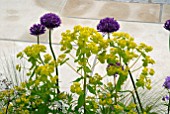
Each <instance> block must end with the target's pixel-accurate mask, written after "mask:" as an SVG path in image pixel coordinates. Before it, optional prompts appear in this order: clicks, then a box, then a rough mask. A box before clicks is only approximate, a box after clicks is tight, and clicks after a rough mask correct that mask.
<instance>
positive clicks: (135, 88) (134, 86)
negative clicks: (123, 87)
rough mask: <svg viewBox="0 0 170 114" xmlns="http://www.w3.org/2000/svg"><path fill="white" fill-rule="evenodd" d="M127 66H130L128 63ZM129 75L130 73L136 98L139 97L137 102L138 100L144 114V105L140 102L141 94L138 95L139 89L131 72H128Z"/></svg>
mask: <svg viewBox="0 0 170 114" xmlns="http://www.w3.org/2000/svg"><path fill="white" fill-rule="evenodd" d="M126 66H128V65H127V63H126ZM128 73H129V75H130V79H131V81H132V85H133V88H134V90H135V94H136V97H137V100H138V103H139V107H140V109H141V111H142V113H143V107H142V103H141V101H140V97H139V94H138V91H137V87H136V85H135V82H134V80H133V76H132V73H131V71H130V70H128Z"/></svg>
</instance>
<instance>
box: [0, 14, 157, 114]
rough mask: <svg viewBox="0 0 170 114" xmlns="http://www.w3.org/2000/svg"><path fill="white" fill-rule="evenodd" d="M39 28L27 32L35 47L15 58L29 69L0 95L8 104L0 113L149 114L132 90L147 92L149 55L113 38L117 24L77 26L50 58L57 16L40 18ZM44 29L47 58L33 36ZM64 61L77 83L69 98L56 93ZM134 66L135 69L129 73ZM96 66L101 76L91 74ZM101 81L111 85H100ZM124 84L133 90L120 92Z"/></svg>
mask: <svg viewBox="0 0 170 114" xmlns="http://www.w3.org/2000/svg"><path fill="white" fill-rule="evenodd" d="M40 22H41V24H35V25H33V26H32V27H31V28H30V32H31V34H32V35H35V36H36V37H37V44H33V45H31V46H27V47H26V48H25V49H24V50H23V51H22V52H20V53H19V54H18V55H17V57H18V58H20V59H26V60H27V61H28V62H29V63H30V64H31V66H30V67H29V72H27V75H28V76H29V79H28V80H27V81H26V82H23V83H22V84H21V86H16V87H15V88H14V89H11V90H8V91H3V92H1V94H0V95H1V96H0V99H3V98H5V99H6V98H9V97H8V96H9V95H10V99H8V100H6V101H5V103H4V108H3V110H2V112H3V113H4V112H6V113H42V114H43V113H44V114H46V113H53V114H56V113H60V114H62V113H76V114H81V113H84V114H96V113H97V114H98V113H103V114H112V113H113V114H119V113H128V114H133V113H134V114H135V113H136V112H137V113H138V114H141V113H148V112H149V111H147V110H145V108H144V106H143V105H142V101H141V99H140V96H139V93H138V88H140V87H142V88H147V89H151V80H150V76H152V75H154V70H153V69H152V68H150V66H151V65H150V64H154V60H153V59H152V58H151V57H150V56H149V55H148V52H150V51H152V47H151V46H147V45H146V44H144V43H140V44H137V43H136V42H135V41H134V38H133V37H132V36H130V35H129V34H128V33H125V32H117V31H118V30H119V27H120V25H119V23H118V22H117V21H116V20H115V19H114V18H105V19H102V20H101V21H100V23H99V24H98V26H97V30H95V29H93V28H90V27H82V26H80V25H78V26H75V27H74V29H73V31H72V30H67V31H66V32H63V33H62V40H61V42H60V44H61V49H60V50H61V51H62V52H63V54H61V55H58V57H56V55H55V52H54V51H53V47H52V37H51V34H52V33H51V32H52V30H53V29H54V28H56V27H58V26H60V24H61V20H60V18H59V17H58V16H57V15H55V14H53V13H48V14H45V15H44V16H42V17H41V19H40ZM45 28H47V29H48V31H49V47H50V50H51V53H52V55H51V54H48V53H47V52H46V48H47V47H46V46H44V45H42V44H40V38H39V36H40V35H41V34H43V33H44V32H45V31H46V30H45ZM74 45H75V46H74ZM74 50H75V51H76V54H75V55H72V54H71V51H74ZM70 55H71V57H73V58H74V62H75V64H76V65H77V68H75V69H74V68H73V67H71V68H72V69H74V71H76V72H77V74H79V77H77V78H76V79H75V80H74V81H73V84H72V85H71V86H70V92H71V93H66V92H64V91H61V90H60V87H59V77H60V76H59V75H58V66H59V65H62V64H65V63H66V62H67V60H68V59H69V56H70ZM94 56H95V59H96V60H95V61H97V62H96V63H94V64H93V63H90V60H91V58H92V57H94ZM138 61H139V63H140V64H139V65H141V66H139V67H138V68H136V69H134V65H135V64H136V63H137V62H138ZM67 64H69V63H67ZM97 64H100V65H103V71H104V72H106V74H105V75H101V74H100V73H99V72H97V71H93V69H94V68H95V66H96V65H97ZM69 66H70V65H69ZM17 69H19V70H20V69H21V66H20V65H17ZM136 70H140V74H139V75H138V76H135V77H136V79H137V80H135V79H134V75H133V72H135V71H136ZM63 72H64V71H63ZM93 72H94V73H93ZM105 78H109V79H111V80H110V81H109V82H105V81H104V80H105ZM128 78H129V79H130V80H131V82H132V85H133V88H134V89H129V88H126V89H123V85H124V83H125V82H127V80H128ZM125 93H127V94H125ZM129 96H130V97H132V100H133V101H132V102H130V103H129V102H128V103H125V102H124V101H125V100H127V99H126V97H129ZM6 106H7V107H6Z"/></svg>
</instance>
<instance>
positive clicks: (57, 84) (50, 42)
mask: <svg viewBox="0 0 170 114" xmlns="http://www.w3.org/2000/svg"><path fill="white" fill-rule="evenodd" d="M51 31H52V30H51V29H49V45H50V50H51V53H52V55H53V59H54V60H55V62H56V57H55V53H54V51H53V47H52V40H51ZM55 71H56V75H57V76H58V67H57V66H55ZM58 77H59V76H58ZM56 81H57V83H56V86H57V93H60V89H59V78H57V80H56Z"/></svg>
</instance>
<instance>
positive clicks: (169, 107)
mask: <svg viewBox="0 0 170 114" xmlns="http://www.w3.org/2000/svg"><path fill="white" fill-rule="evenodd" d="M168 93H169V97H170V92H168ZM169 110H170V98H169V103H168V114H169Z"/></svg>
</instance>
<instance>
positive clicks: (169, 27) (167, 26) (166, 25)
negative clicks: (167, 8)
mask: <svg viewBox="0 0 170 114" xmlns="http://www.w3.org/2000/svg"><path fill="white" fill-rule="evenodd" d="M164 28H165V29H166V30H168V31H170V20H167V21H166V22H165V24H164Z"/></svg>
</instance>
